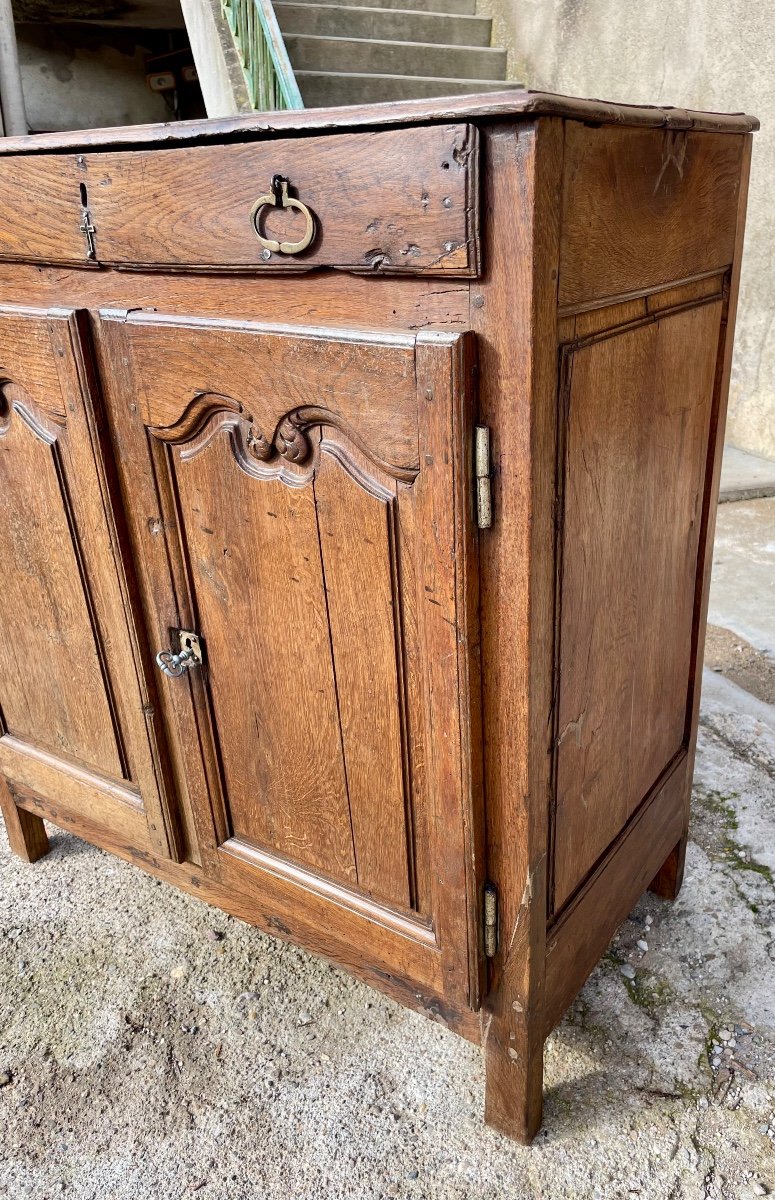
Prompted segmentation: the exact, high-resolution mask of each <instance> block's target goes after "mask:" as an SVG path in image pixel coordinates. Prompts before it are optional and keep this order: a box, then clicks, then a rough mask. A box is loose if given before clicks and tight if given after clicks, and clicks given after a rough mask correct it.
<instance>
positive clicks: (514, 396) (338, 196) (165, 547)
mask: <svg viewBox="0 0 775 1200" xmlns="http://www.w3.org/2000/svg"><path fill="white" fill-rule="evenodd" d="M756 126H757V123H756V121H755V120H753V119H751V118H747V117H744V116H739V115H737V116H719V115H714V114H699V113H689V112H686V111H683V110H679V109H664V108H635V107H627V106H619V105H608V104H603V103H600V102H597V101H576V100H566V99H563V98H561V97H556V96H550V95H543V94H537V93H527V92H516V91H510V92H507V93H503V94H499V95H488V96H486V97H464V98H461V99H452V100H442V101H437V102H436V101H434V102H424V101H422V102H420V101H410V102H406V103H400V104H390V105H383V106H379V105H375V106H369V107H364V108H350V109H347V108H343V109H338V110H332V111H322V110H321V111H309V112H302V113H296V112H294V113H285V114H274V113H273V114H264V115H261V114H258V115H256V116H253V117H247V118H238V119H234V120H221V121H208V122H200V123H190V124H181V125H165V126H161V125H160V126H150V127H147V128H128V129H119V130H115V129H114V130H102V131H90V132H80V133H77V134H69V135H58V134H52V135H45V136H39V137H34V138H33V137H30V138H25V139H5V140H4V141H3V142H2V143H0V489H1V490H0V498H1V501H0V502H1V505H2V512H1V514H0V588H1V592H0V595H1V597H2V598H1V601H0V603H1V606H2V607H1V612H2V619H1V620H0V773H1V774H2V779H0V800H1V801H2V809H3V812H4V816H5V820H6V824H7V828H8V834H9V838H10V842H11V846H12V848H13V849H14V850H15V851H16V853H18V854H20V855H22V856H24V857H26V858H28V859H29V860H30V861H32V860H34V859H36V858H38V857H40V855H42V854H44V853H45V851H46V848H47V842H46V835H45V831H44V827H43V819H44V818H45V819H46V820H49V821H52V822H54V823H55V824H57V825H60V826H62V827H63V828H66V829H70V830H72V831H74V832H75V833H77V834H78V835H79V836H81V837H84V838H86V839H87V840H89V841H91V842H93V843H95V844H96V845H99V846H102V847H105V848H106V849H108V850H110V851H112V852H114V853H115V854H118V855H120V856H122V857H123V858H126V859H128V860H130V861H131V862H133V863H136V864H137V865H138V866H139V867H141V868H142V869H144V870H147V871H150V872H152V873H153V874H155V875H157V876H159V877H161V878H163V879H166V880H168V881H169V882H171V883H173V884H175V885H177V886H179V887H181V888H184V889H186V890H187V891H190V892H193V893H194V894H196V895H200V896H202V897H203V898H204V899H206V900H208V901H210V902H211V903H213V904H216V905H218V906H220V907H221V908H223V909H225V910H227V911H228V912H230V913H233V914H234V915H236V916H238V917H241V918H244V919H245V920H246V921H250V922H252V923H253V924H255V925H257V926H259V927H260V928H261V929H263V930H265V931H267V932H269V933H271V934H275V935H277V936H280V937H284V938H289V939H292V940H294V941H296V942H298V943H300V944H301V945H303V946H306V947H307V948H309V949H310V950H311V951H313V952H315V953H318V954H322V955H325V956H327V957H328V958H329V959H331V960H333V961H334V962H336V963H339V964H340V965H342V966H343V967H345V968H346V969H347V970H349V971H352V972H353V973H354V974H355V975H357V976H359V977H360V978H362V979H364V980H366V981H367V982H368V983H370V984H372V985H373V986H374V987H377V988H381V989H382V990H383V991H385V992H387V993H388V994H389V995H391V996H393V997H395V998H397V999H398V1000H400V1001H401V1002H403V1003H404V1004H407V1005H409V1006H411V1007H413V1008H416V1009H419V1010H420V1011H424V1012H426V1013H428V1014H429V1015H430V1016H431V1017H432V1018H434V1019H435V1020H438V1021H442V1022H443V1023H445V1024H446V1025H448V1026H450V1027H451V1028H452V1029H454V1030H456V1031H458V1032H459V1033H461V1034H462V1035H463V1036H465V1037H468V1038H470V1039H473V1040H474V1041H477V1042H481V1043H482V1046H483V1048H484V1052H485V1054H486V1070H487V1098H486V1113H485V1116H486V1120H487V1121H488V1122H490V1123H491V1124H492V1125H495V1126H497V1127H498V1128H500V1129H502V1130H504V1131H505V1132H507V1133H509V1134H511V1135H513V1136H516V1137H518V1138H521V1139H530V1138H531V1137H532V1136H533V1135H534V1133H535V1132H536V1130H537V1129H538V1127H539V1125H540V1122H541V1100H542V1050H543V1043H544V1039H545V1038H546V1036H547V1034H548V1033H549V1031H550V1030H551V1029H552V1028H553V1027H554V1025H556V1023H557V1022H558V1021H559V1019H560V1018H561V1016H562V1014H563V1012H564V1010H565V1009H566V1008H567V1006H568V1005H569V1003H570V1002H571V1001H572V999H573V998H574V996H575V995H576V993H577V992H578V990H579V988H580V987H581V985H582V984H583V982H584V980H585V979H586V978H587V976H588V974H589V972H590V971H591V970H592V968H593V967H594V965H595V963H596V962H597V960H598V958H599V957H600V955H601V954H602V952H603V951H604V949H605V947H606V945H607V943H608V941H609V939H610V938H611V936H612V934H613V933H614V931H615V930H616V928H617V926H618V925H619V923H620V922H621V921H622V920H623V918H624V917H625V916H626V915H627V913H628V912H629V911H630V909H631V908H632V906H633V904H634V903H635V901H636V900H637V898H638V897H639V895H640V894H641V893H642V892H643V891H644V890H646V889H647V888H648V887H651V888H652V890H654V891H655V892H656V893H657V894H658V895H660V896H664V897H668V898H669V897H673V896H675V894H676V892H677V890H678V888H679V887H680V883H681V874H682V869H683V858H684V850H685V846H686V835H687V818H688V804H689V793H690V787H691V780H692V768H693V760H694V746H695V737H696V730H697V708H698V702H699V667H700V664H701V660H702V649H703V635H704V624H705V614H706V606H707V591H708V581H709V574H710V562H711V548H712V541H713V528H714V514H715V506H716V495H717V489H718V477H719V463H720V456H721V447H722V441H723V428H724V415H725V406H726V396H727V389H728V383H729V370H730V359H731V346H732V333H733V325H734V314H735V304H736V298H737V288H738V274H739V268H740V255H741V246H742V238H743V221H744V213H745V196H746V184H747V177H748V164H749V157H750V142H751V137H750V134H751V131H753V130H754V129H755V128H756ZM3 780H4V782H3ZM106 902H109V897H108V896H106Z"/></svg>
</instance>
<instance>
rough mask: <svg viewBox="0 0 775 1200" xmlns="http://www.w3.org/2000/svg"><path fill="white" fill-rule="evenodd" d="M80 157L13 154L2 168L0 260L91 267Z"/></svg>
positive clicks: (71, 155)
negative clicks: (20, 260) (19, 156)
mask: <svg viewBox="0 0 775 1200" xmlns="http://www.w3.org/2000/svg"><path fill="white" fill-rule="evenodd" d="M83 181H84V177H83V171H82V170H81V168H80V167H79V166H78V162H77V158H76V155H74V154H63V155H56V156H52V157H50V158H48V157H47V158H36V157H33V158H30V157H24V158H9V159H5V160H4V161H3V163H2V166H0V258H5V259H26V260H44V261H46V262H61V263H74V264H77V265H78V266H80V267H87V266H90V265H94V264H90V261H89V258H88V255H87V243H86V238H85V237H84V235H83V233H81V230H80V226H81V224H82V221H83V205H82V203H81V191H80V185H81V183H83Z"/></svg>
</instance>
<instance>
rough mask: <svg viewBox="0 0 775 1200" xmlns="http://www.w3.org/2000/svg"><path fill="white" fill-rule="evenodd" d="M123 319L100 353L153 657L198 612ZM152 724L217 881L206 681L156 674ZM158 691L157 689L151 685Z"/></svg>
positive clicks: (114, 313)
mask: <svg viewBox="0 0 775 1200" xmlns="http://www.w3.org/2000/svg"><path fill="white" fill-rule="evenodd" d="M126 316H127V314H126V312H124V311H122V310H110V311H104V312H101V313H100V322H99V326H98V337H97V352H98V364H99V368H100V380H101V383H102V388H103V391H104V393H105V397H106V413H107V416H108V419H109V424H110V434H111V440H112V443H113V446H114V448H115V455H116V464H117V467H118V474H119V483H120V487H121V496H122V500H123V509H124V514H125V516H126V520H127V523H128V527H129V537H130V540H131V544H132V552H133V559H134V565H135V568H136V570H137V577H138V579H137V582H138V585H139V590H140V597H141V602H142V613H143V617H144V619H145V628H146V630H147V638H148V641H149V642H150V648H151V652H152V653H154V654H155V653H156V652H157V651H159V650H162V649H164V648H165V647H166V646H168V644H169V631H170V629H173V628H184V629H186V628H192V626H193V613H192V611H191V608H190V604H189V601H188V597H187V595H186V592H185V578H184V567H183V564H182V562H181V551H180V545H179V542H178V541H177V539H176V535H175V508H174V497H173V496H172V494H171V488H170V480H169V473H168V468H167V458H166V451H165V449H164V448H163V447H162V446H161V445H157V446H156V447H155V456H154V448H152V446H151V444H150V443H149V439H148V436H147V433H146V430H145V427H144V425H143V422H142V416H141V414H140V412H139V410H138V396H139V394H140V391H139V387H138V382H137V379H136V377H135V371H134V365H133V360H132V351H131V347H130V344H129V340H128V338H127V334H126V330H125V328H124V321H125V320H126ZM149 678H153V680H154V683H155V682H156V680H158V687H157V688H156V689H155V690H154V692H153V693H152V694H153V696H154V701H155V702H154V705H153V708H154V713H153V714H152V715H153V717H154V720H158V721H159V722H160V724H161V725H162V726H163V727H164V729H165V730H168V731H170V732H171V733H172V736H170V737H168V738H167V739H166V741H167V750H168V753H169V763H170V767H171V776H172V780H173V783H174V787H175V793H176V798H177V801H178V803H179V805H180V810H181V815H182V817H183V822H184V825H185V841H186V847H185V854H186V857H187V858H188V859H190V860H191V861H192V862H195V863H197V865H204V866H206V868H207V871H208V874H209V875H211V876H212V877H213V878H215V879H217V878H219V876H220V862H219V859H218V855H217V853H216V846H217V844H218V842H219V836H218V835H219V834H221V836H220V840H223V836H224V834H223V831H222V829H221V828H220V827H219V826H218V818H219V816H220V813H219V812H218V811H217V809H216V798H217V797H218V796H219V783H218V773H217V764H215V763H214V761H213V752H212V746H211V744H210V742H209V741H208V737H207V730H206V729H203V728H201V727H200V726H199V725H198V724H197V721H196V718H195V715H194V712H193V710H192V691H194V690H197V689H199V690H200V691H201V681H199V680H188V681H187V680H182V681H177V682H180V683H181V684H182V686H180V687H169V686H167V685H166V681H164V680H161V679H160V677H159V676H158V672H157V670H156V668H155V667H154V668H153V676H149ZM151 686H153V685H151Z"/></svg>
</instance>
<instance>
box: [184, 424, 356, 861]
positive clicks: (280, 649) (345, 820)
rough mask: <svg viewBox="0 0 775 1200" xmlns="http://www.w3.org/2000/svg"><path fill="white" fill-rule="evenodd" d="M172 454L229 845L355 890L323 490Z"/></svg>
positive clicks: (222, 436) (209, 455) (214, 442)
mask: <svg viewBox="0 0 775 1200" xmlns="http://www.w3.org/2000/svg"><path fill="white" fill-rule="evenodd" d="M172 453H173V459H174V463H175V466H174V477H175V482H176V486H177V492H178V511H179V521H180V532H181V540H182V544H183V546H184V549H185V555H186V558H187V560H188V563H189V564H190V577H191V583H192V586H193V589H194V597H195V606H196V610H197V613H198V626H197V627H198V630H199V632H201V633H202V634H203V636H204V638H205V642H206V645H207V654H208V684H209V690H210V693H211V696H212V703H213V714H214V721H215V728H216V731H217V733H216V736H217V741H218V747H219V755H220V760H221V765H222V771H223V776H224V780H225V786H226V799H227V804H228V808H229V813H230V817H231V826H232V832H233V834H234V836H235V837H237V838H238V839H239V838H244V839H246V840H247V841H248V842H253V843H255V844H257V845H259V846H261V847H262V848H264V849H270V850H276V851H277V852H278V853H280V854H282V855H284V856H286V857H288V858H290V859H292V860H293V861H295V862H299V863H302V864H305V865H307V866H312V867H314V868H317V869H319V870H321V871H323V872H324V873H326V874H328V875H332V876H334V877H335V878H340V879H343V880H345V881H349V882H352V883H355V882H356V870H355V859H354V855H353V845H352V832H351V828H350V814H349V809H348V804H347V786H346V780H345V773H344V765H343V759H342V745H341V733H340V726H339V713H338V707H337V695H336V683H335V679H334V674H333V666H332V657H331V644H330V633H329V626H328V612H327V606H326V597H325V593H324V589H323V577H322V564H321V557H320V546H319V540H318V528H317V519H316V512H315V497H314V492H313V488H312V486H311V484H309V483H307V484H306V485H304V486H302V487H294V486H290V485H288V484H286V483H283V482H282V481H281V480H280V479H254V478H251V477H250V475H249V474H247V472H246V471H244V470H242V469H241V467H239V466H238V465H237V462H236V461H235V457H234V454H233V452H232V446H231V441H230V438H229V436H228V435H227V433H226V432H223V431H222V432H218V433H216V434H215V435H214V436H213V438H212V439H211V440H210V441H209V442H208V444H207V445H206V446H205V447H204V448H203V449H199V450H198V451H197V452H196V454H195V455H194V454H192V455H191V456H190V457H187V458H184V456H183V455H182V454H181V452H180V450H179V449H175V450H174V451H173V452H172ZM172 682H173V684H174V683H175V682H176V681H172Z"/></svg>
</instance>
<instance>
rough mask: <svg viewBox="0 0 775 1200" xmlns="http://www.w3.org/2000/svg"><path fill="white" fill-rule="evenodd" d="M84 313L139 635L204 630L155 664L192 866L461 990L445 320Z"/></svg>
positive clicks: (277, 919) (473, 655)
mask: <svg viewBox="0 0 775 1200" xmlns="http://www.w3.org/2000/svg"><path fill="white" fill-rule="evenodd" d="M101 317H102V322H103V324H102V334H101V342H102V346H103V353H104V354H105V374H106V376H110V379H111V387H112V388H113V396H112V403H111V410H112V411H113V413H114V420H115V430H114V436H115V438H116V439H117V443H118V447H119V451H120V453H119V460H120V463H121V465H122V468H123V480H124V489H125V497H126V502H127V504H126V507H127V509H128V510H129V511H130V512H131V513H133V514H135V517H136V519H135V521H134V525H133V538H134V541H135V546H136V552H137V557H138V561H139V563H140V566H141V572H142V580H143V589H144V594H145V602H146V607H147V614H148V621H149V625H150V628H151V631H152V632H151V636H152V637H155V638H156V640H157V642H158V645H159V647H164V646H166V645H167V643H168V639H169V637H170V630H179V629H184V630H190V631H193V632H195V633H196V634H198V635H200V636H201V637H202V639H203V642H204V646H205V665H204V667H203V668H199V667H193V668H192V669H190V670H189V671H187V672H186V674H185V676H181V677H178V678H168V679H166V680H165V682H164V685H163V689H162V690H163V694H164V703H165V705H166V711H167V714H168V718H169V722H170V727H171V729H172V730H174V737H173V738H172V740H173V741H174V745H175V755H176V763H177V773H178V778H179V781H180V786H181V789H183V790H185V792H186V793H187V801H186V803H187V806H188V807H189V809H190V811H191V813H192V814H193V817H194V819H195V820H196V822H197V831H198V838H199V843H200V851H201V854H202V860H203V864H204V865H205V869H206V870H208V871H209V872H211V873H212V874H214V875H217V876H218V877H219V878H220V879H221V880H222V881H224V882H226V883H227V884H228V886H230V887H236V888H249V889H251V891H252V892H253V893H254V894H255V893H256V891H258V892H259V894H261V895H262V896H264V897H265V899H266V909H267V924H268V925H269V927H274V928H278V929H279V930H280V931H282V932H286V933H291V934H293V936H295V937H297V938H298V939H299V940H301V941H305V942H307V943H308V944H310V945H312V946H314V947H315V948H317V949H322V950H323V951H325V949H326V946H329V947H333V946H334V945H336V949H337V953H338V954H339V955H340V956H341V955H342V954H343V953H344V954H345V957H346V955H347V953H350V954H352V955H357V956H358V957H359V960H360V961H366V962H369V963H372V964H373V965H374V967H375V969H380V970H383V971H384V970H391V971H395V972H396V973H397V974H403V975H405V976H408V977H409V978H410V979H415V980H416V981H417V983H418V984H419V985H421V986H422V985H424V986H427V987H428V988H429V989H431V990H432V991H433V992H435V993H441V992H443V993H445V994H451V993H454V994H455V996H456V997H458V998H461V997H462V998H464V999H468V998H470V996H469V976H470V977H471V980H472V994H473V996H474V998H475V997H476V989H477V986H478V951H477V941H478V939H477V936H476V928H475V922H474V916H473V904H472V902H471V896H472V894H473V889H474V887H475V879H474V875H475V872H474V863H473V849H472V841H473V833H472V830H473V827H474V824H475V821H474V805H473V799H472V796H473V791H474V784H473V783H472V776H473V775H474V774H475V769H474V765H473V763H474V762H475V761H476V755H474V756H473V757H472V754H471V751H470V742H471V737H472V729H473V730H475V728H476V721H477V719H478V711H477V710H478V698H477V696H476V688H475V679H476V676H477V668H476V663H477V653H478V650H477V635H476V630H475V628H474V623H475V620H476V611H477V597H476V589H475V586H474V583H473V580H474V579H475V578H476V571H475V569H474V567H475V550H476V545H475V538H474V534H473V531H472V525H471V515H470V508H471V504H470V495H469V486H468V478H469V475H470V418H471V411H470V410H471V397H470V388H469V386H468V382H469V378H470V376H471V372H472V362H471V358H472V343H471V339H470V337H469V335H450V334H433V333H429V334H426V335H418V336H415V335H412V334H407V335H400V336H396V335H393V336H391V335H385V336H377V335H371V336H370V335H368V334H364V333H360V334H355V333H349V332H347V331H322V330H304V329H290V330H289V329H287V328H282V327H277V328H274V327H267V326H260V325H256V324H250V323H241V324H237V323H234V322H226V321H215V320H208V321H205V320H195V319H182V318H174V317H164V316H161V315H156V314H150V313H131V314H123V313H115V312H105V313H103V314H101ZM469 625H470V626H471V627H472V628H469ZM472 710H473V712H474V714H475V715H474V717H473V719H472ZM477 787H478V785H477ZM343 947H346V948H347V949H343ZM472 968H473V969H472Z"/></svg>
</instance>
